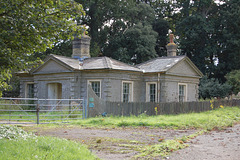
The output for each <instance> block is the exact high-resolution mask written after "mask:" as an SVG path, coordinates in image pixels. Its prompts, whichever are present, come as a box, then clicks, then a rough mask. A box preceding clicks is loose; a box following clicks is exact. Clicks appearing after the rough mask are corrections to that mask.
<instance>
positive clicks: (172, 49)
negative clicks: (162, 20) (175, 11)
mask: <svg viewBox="0 0 240 160" xmlns="http://www.w3.org/2000/svg"><path fill="white" fill-rule="evenodd" d="M169 39H170V43H168V44H167V46H166V48H167V56H168V57H172V56H177V45H176V44H175V43H174V41H173V40H174V35H173V34H170V35H169Z"/></svg>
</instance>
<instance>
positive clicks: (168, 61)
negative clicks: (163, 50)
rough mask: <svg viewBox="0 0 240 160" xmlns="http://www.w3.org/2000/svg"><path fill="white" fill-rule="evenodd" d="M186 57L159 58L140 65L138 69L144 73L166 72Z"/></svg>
mask: <svg viewBox="0 0 240 160" xmlns="http://www.w3.org/2000/svg"><path fill="white" fill-rule="evenodd" d="M185 57H186V56H174V57H159V58H155V59H152V60H149V61H147V62H144V63H141V64H138V65H137V67H138V68H139V69H141V70H142V71H143V72H144V73H153V72H166V71H168V70H169V69H170V68H172V67H173V66H174V65H176V64H177V63H178V62H180V61H181V60H183V59H184V58H185Z"/></svg>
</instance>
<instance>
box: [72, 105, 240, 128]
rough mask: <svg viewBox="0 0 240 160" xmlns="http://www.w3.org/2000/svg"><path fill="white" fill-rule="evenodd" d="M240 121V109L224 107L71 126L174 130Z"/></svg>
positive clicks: (104, 119) (101, 119)
mask: <svg viewBox="0 0 240 160" xmlns="http://www.w3.org/2000/svg"><path fill="white" fill-rule="evenodd" d="M237 121H240V107H224V108H218V109H216V110H211V111H207V112H202V113H188V114H179V115H158V116H147V115H144V114H142V115H140V116H137V117H136V116H130V117H112V116H110V117H102V116H101V117H95V118H88V119H85V120H77V121H72V122H70V124H73V125H82V126H87V127H103V126H104V127H106V126H109V127H123V126H152V127H161V128H173V129H187V128H196V129H207V130H212V129H213V128H219V129H221V128H222V127H229V126H232V125H233V123H235V122H237Z"/></svg>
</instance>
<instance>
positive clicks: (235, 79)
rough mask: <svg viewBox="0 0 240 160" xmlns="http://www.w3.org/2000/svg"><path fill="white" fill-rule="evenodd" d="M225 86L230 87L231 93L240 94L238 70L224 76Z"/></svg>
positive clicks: (239, 74) (239, 72)
mask: <svg viewBox="0 0 240 160" xmlns="http://www.w3.org/2000/svg"><path fill="white" fill-rule="evenodd" d="M226 79H227V84H229V85H231V86H232V88H231V89H232V93H233V94H235V95H236V94H238V93H239V92H240V70H234V71H232V72H230V73H228V74H227V75H226Z"/></svg>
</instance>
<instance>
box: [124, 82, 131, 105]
mask: <svg viewBox="0 0 240 160" xmlns="http://www.w3.org/2000/svg"><path fill="white" fill-rule="evenodd" d="M124 83H128V84H130V85H129V96H130V97H129V101H128V102H133V81H122V87H121V88H122V102H123V84H124Z"/></svg>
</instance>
